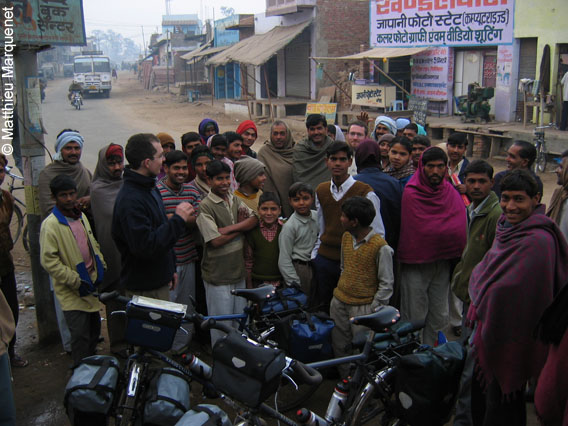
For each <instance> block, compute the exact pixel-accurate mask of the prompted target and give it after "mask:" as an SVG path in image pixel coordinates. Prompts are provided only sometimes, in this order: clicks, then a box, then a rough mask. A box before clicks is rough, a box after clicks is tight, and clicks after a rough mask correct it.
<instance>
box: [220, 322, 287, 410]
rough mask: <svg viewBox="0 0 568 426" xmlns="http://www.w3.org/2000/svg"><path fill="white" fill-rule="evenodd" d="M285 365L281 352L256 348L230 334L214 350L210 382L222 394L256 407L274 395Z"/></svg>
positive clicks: (242, 338) (239, 337)
mask: <svg viewBox="0 0 568 426" xmlns="http://www.w3.org/2000/svg"><path fill="white" fill-rule="evenodd" d="M285 366H286V357H285V355H284V352H282V351H281V350H279V349H272V348H266V347H264V346H256V345H254V344H252V343H250V342H249V341H248V340H247V339H246V338H244V337H243V336H241V335H240V334H239V333H237V332H236V331H232V332H230V333H228V334H227V335H225V336H223V337H222V338H221V339H219V340H218V341H217V343H215V346H214V347H213V376H212V381H213V383H214V385H215V387H216V388H217V390H219V391H220V392H221V393H224V394H226V395H228V396H230V397H231V398H234V399H235V400H237V401H239V402H242V403H243V404H245V405H247V406H249V407H257V406H259V405H260V404H261V403H262V402H264V401H265V400H266V398H268V397H269V396H270V395H272V394H273V393H275V392H276V390H277V389H278V386H279V384H280V376H281V373H282V370H283V369H284V367H285Z"/></svg>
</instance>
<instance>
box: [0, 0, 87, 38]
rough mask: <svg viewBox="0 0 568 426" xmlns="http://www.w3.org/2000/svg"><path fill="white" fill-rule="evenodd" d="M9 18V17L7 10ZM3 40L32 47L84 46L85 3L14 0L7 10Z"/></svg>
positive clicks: (52, 0) (80, 0)
mask: <svg viewBox="0 0 568 426" xmlns="http://www.w3.org/2000/svg"><path fill="white" fill-rule="evenodd" d="M7 9H8V10H9V12H10V13H9V14H8V15H6V10H7ZM3 11H4V19H3V20H2V26H3V31H0V40H2V41H7V40H8V39H7V37H8V36H10V38H11V37H12V33H11V31H12V30H10V34H8V33H6V30H7V29H13V38H14V41H15V42H16V43H18V44H24V43H25V44H32V45H52V44H59V45H84V44H85V43H86V38H85V24H84V21H83V2H82V0H13V1H11V2H8V6H6V7H4V8H3Z"/></svg>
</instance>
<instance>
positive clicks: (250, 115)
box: [239, 64, 252, 121]
mask: <svg viewBox="0 0 568 426" xmlns="http://www.w3.org/2000/svg"><path fill="white" fill-rule="evenodd" d="M239 66H240V69H241V78H243V79H245V80H244V81H245V85H244V87H243V86H242V85H241V88H242V89H243V90H244V92H245V101H246V103H247V110H248V113H249V120H251V121H252V114H251V112H250V105H249V100H248V79H247V78H246V77H244V76H245V75H246V72H245V73H243V64H239Z"/></svg>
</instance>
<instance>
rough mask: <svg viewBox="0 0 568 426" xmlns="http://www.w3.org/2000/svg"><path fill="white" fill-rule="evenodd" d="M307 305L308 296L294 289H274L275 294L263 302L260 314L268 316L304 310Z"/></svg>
mask: <svg viewBox="0 0 568 426" xmlns="http://www.w3.org/2000/svg"><path fill="white" fill-rule="evenodd" d="M307 304H308V296H306V294H305V293H303V292H302V291H301V290H300V289H298V288H296V287H286V288H285V289H283V290H280V289H276V294H275V295H274V296H272V297H271V298H270V299H268V300H267V301H266V302H264V305H263V306H262V314H263V315H268V314H273V313H278V312H282V311H287V310H290V309H298V308H305V307H306V306H307Z"/></svg>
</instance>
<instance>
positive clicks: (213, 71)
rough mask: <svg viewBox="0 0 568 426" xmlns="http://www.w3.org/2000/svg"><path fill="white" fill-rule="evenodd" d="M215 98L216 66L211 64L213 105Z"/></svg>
mask: <svg viewBox="0 0 568 426" xmlns="http://www.w3.org/2000/svg"><path fill="white" fill-rule="evenodd" d="M213 99H215V67H214V66H213V65H211V106H213Z"/></svg>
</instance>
